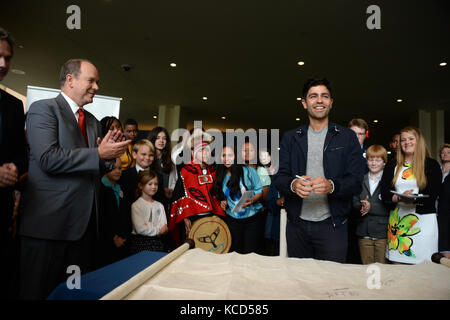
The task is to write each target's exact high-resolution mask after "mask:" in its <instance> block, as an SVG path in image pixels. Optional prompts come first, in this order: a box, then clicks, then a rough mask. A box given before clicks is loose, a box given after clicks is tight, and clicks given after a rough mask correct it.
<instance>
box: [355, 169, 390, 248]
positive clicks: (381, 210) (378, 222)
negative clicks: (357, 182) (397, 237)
mask: <svg viewBox="0 0 450 320" xmlns="http://www.w3.org/2000/svg"><path fill="white" fill-rule="evenodd" d="M366 196H368V197H369V198H368V201H369V203H370V210H369V212H368V213H367V214H365V215H364V216H361V213H360V209H361V200H364V199H365V198H366ZM353 208H354V209H355V210H357V212H358V219H357V222H358V225H357V227H356V235H357V236H358V237H365V236H368V237H372V238H377V239H385V238H386V237H387V225H388V219H389V210H388V208H387V206H386V205H385V204H384V203H383V201H381V186H380V184H379V183H378V186H377V188H376V189H375V190H374V192H373V194H372V195H371V194H370V184H369V173H367V174H366V175H365V176H364V181H363V185H362V191H361V193H360V194H359V195H358V196H354V197H353Z"/></svg>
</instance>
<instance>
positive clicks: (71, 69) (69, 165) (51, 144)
mask: <svg viewBox="0 0 450 320" xmlns="http://www.w3.org/2000/svg"><path fill="white" fill-rule="evenodd" d="M98 81H99V76H98V71H97V68H96V67H95V66H94V65H93V64H92V63H91V62H89V61H87V60H82V59H71V60H69V61H67V62H66V63H65V64H64V65H63V67H62V68H61V73H60V82H61V94H60V95H58V96H57V97H56V98H54V99H45V100H40V101H36V102H34V103H33V104H31V106H30V109H29V111H28V115H27V120H26V128H27V137H28V141H29V144H30V165H29V170H28V181H27V184H26V187H25V191H24V195H23V201H24V207H23V214H22V215H21V219H20V223H19V234H20V235H21V273H20V274H21V279H20V280H21V288H20V289H21V291H20V297H21V298H22V299H44V298H46V297H47V296H48V294H49V293H50V292H51V291H52V290H53V289H54V288H55V287H56V286H57V285H58V284H59V283H60V282H63V281H66V279H67V278H68V277H69V276H71V275H72V273H69V274H68V273H67V269H68V266H71V265H74V266H76V267H78V268H76V267H75V268H76V270H78V271H79V272H80V273H81V274H83V273H86V272H88V271H91V262H92V246H93V243H94V242H95V239H96V236H97V231H98V230H97V215H98V199H99V193H98V192H99V187H100V177H101V176H102V175H103V174H104V173H105V172H106V171H107V170H111V169H112V168H113V166H114V163H115V158H117V157H120V156H121V155H122V154H123V153H124V151H125V149H126V147H127V145H128V144H129V143H130V140H126V141H121V140H122V132H121V131H117V130H114V131H109V132H108V133H107V134H106V136H105V137H104V138H103V140H101V141H100V138H99V137H101V126H100V123H99V121H97V119H96V118H95V117H94V116H93V115H92V114H90V113H89V112H88V111H86V110H84V109H83V106H84V105H86V104H88V103H91V102H92V101H93V98H94V95H95V93H96V92H97V90H98V89H99V87H98Z"/></svg>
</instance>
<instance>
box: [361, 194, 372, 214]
mask: <svg viewBox="0 0 450 320" xmlns="http://www.w3.org/2000/svg"><path fill="white" fill-rule="evenodd" d="M369 211H370V202H369V196H366V198H365V199H364V200H361V216H364V215H366V214H367V213H368V212H369Z"/></svg>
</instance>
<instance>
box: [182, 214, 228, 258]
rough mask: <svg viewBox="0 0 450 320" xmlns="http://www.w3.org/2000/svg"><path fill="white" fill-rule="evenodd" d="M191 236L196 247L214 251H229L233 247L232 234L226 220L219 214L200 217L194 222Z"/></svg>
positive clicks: (219, 252)
mask: <svg viewBox="0 0 450 320" xmlns="http://www.w3.org/2000/svg"><path fill="white" fill-rule="evenodd" d="M189 238H191V239H193V240H194V242H195V247H196V248H201V249H203V250H205V251H209V252H213V253H218V254H221V253H227V252H228V250H230V247H231V234H230V230H229V229H228V226H227V224H226V223H225V221H223V220H222V219H220V218H219V217H218V216H209V217H205V218H201V219H198V220H197V221H195V222H194V223H193V224H192V227H191V231H190V232H189Z"/></svg>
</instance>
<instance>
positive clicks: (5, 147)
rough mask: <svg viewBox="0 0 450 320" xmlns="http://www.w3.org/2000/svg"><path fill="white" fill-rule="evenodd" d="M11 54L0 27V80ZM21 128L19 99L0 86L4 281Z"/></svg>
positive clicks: (20, 162) (21, 168) (10, 257)
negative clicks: (0, 88)
mask: <svg viewBox="0 0 450 320" xmlns="http://www.w3.org/2000/svg"><path fill="white" fill-rule="evenodd" d="M12 57H13V41H12V39H11V36H10V35H9V33H8V32H7V31H6V30H4V29H2V28H0V81H2V80H3V79H4V77H5V76H6V75H7V74H8V70H9V66H10V64H11V59H12ZM24 128H25V117H24V113H23V104H22V101H20V100H19V99H17V98H15V97H13V96H12V95H10V94H9V93H7V92H5V91H3V90H0V243H1V245H0V248H1V261H2V263H1V264H0V265H1V272H0V274H1V275H2V277H4V279H6V281H11V278H12V277H13V276H12V274H11V269H14V268H15V267H14V259H15V242H14V241H13V240H14V239H13V237H12V235H11V234H10V233H9V232H8V229H9V228H10V227H11V223H12V215H13V209H14V196H13V194H14V186H15V185H16V183H17V182H18V179H19V177H20V176H21V175H22V174H23V173H24V172H25V171H26V169H27V151H26V142H25V131H24ZM4 284H5V283H4ZM4 288H5V287H4ZM2 291H3V292H4V293H6V298H13V297H12V296H9V295H8V291H10V288H8V287H6V288H5V290H2Z"/></svg>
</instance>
